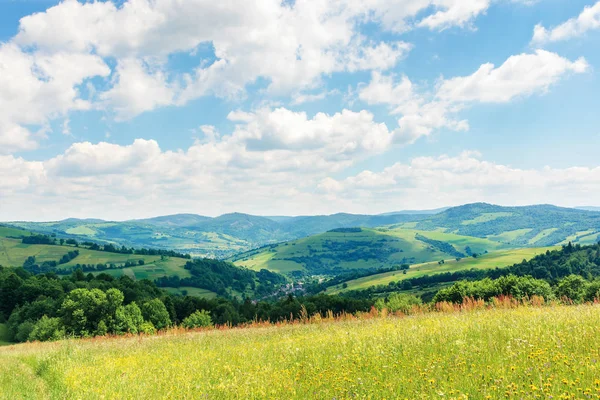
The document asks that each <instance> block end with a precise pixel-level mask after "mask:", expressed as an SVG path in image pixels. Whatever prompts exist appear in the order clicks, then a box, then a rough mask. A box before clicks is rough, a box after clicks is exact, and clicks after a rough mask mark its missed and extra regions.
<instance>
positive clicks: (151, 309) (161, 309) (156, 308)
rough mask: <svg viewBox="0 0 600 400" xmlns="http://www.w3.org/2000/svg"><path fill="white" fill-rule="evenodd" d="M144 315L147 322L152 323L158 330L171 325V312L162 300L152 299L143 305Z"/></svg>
mask: <svg viewBox="0 0 600 400" xmlns="http://www.w3.org/2000/svg"><path fill="white" fill-rule="evenodd" d="M142 315H143V316H144V319H145V320H146V321H150V322H152V325H154V327H155V328H156V329H158V330H161V329H164V328H167V327H169V326H170V325H171V318H170V317H169V311H167V307H165V304H164V303H163V302H162V301H161V300H160V299H152V300H150V301H147V302H145V303H144V304H142Z"/></svg>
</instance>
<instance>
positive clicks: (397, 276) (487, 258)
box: [327, 247, 557, 294]
mask: <svg viewBox="0 0 600 400" xmlns="http://www.w3.org/2000/svg"><path fill="white" fill-rule="evenodd" d="M554 249H557V247H533V248H525V249H512V250H498V251H494V252H491V253H488V254H483V255H481V256H479V257H477V258H473V257H468V258H462V259H460V260H459V261H456V259H450V260H445V262H444V264H442V265H440V264H438V262H437V261H434V262H428V263H423V264H417V265H412V266H411V267H410V269H409V270H408V271H407V272H406V274H403V273H402V271H390V272H384V273H381V274H376V275H371V276H366V277H363V278H358V279H354V280H351V281H348V282H346V284H347V287H346V288H343V287H342V285H341V284H340V285H337V286H332V287H331V288H328V289H327V293H328V294H336V293H340V292H344V291H348V290H361V289H366V288H368V287H370V286H375V285H387V284H389V283H390V282H397V281H401V280H403V279H408V278H417V277H419V276H423V275H432V274H439V273H443V272H454V271H461V270H467V269H491V268H496V267H506V266H509V265H513V264H516V263H519V262H521V261H523V260H524V259H525V260H530V259H532V258H533V257H535V256H536V255H538V254H542V253H545V252H546V251H547V250H554Z"/></svg>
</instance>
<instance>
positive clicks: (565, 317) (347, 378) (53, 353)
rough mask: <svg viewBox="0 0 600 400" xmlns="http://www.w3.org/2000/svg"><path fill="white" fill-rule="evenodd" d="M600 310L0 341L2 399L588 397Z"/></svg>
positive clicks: (592, 390) (596, 374)
mask: <svg viewBox="0 0 600 400" xmlns="http://www.w3.org/2000/svg"><path fill="white" fill-rule="evenodd" d="M598 326H600V307H599V306H594V305H582V306H553V307H541V308H534V307H521V308H517V309H492V310H485V311H471V312H453V313H429V314H422V315H417V316H413V317H407V318H395V317H388V318H373V319H366V320H350V321H345V322H327V323H316V324H309V325H288V326H283V327H266V328H246V329H233V330H225V331H218V330H217V331H208V332H200V333H188V334H178V335H165V336H159V337H148V338H137V337H134V338H125V339H116V340H115V339H112V340H111V339H109V340H106V339H96V340H89V341H67V342H59V343H50V344H24V345H18V346H9V347H3V348H1V349H0V396H1V397H3V398H6V399H17V398H18V399H38V398H61V399H101V398H110V399H137V398H143V399H158V398H187V399H195V398H208V399H229V398H238V399H265V398H270V399H308V398H311V399H312V398H315V399H350V398H360V399H363V398H364V399H368V398H371V399H385V398H387V399H395V398H400V399H405V398H406V399H445V398H448V399H452V398H454V399H467V398H469V399H487V398H490V399H500V398H502V399H505V398H507V399H533V398H545V399H550V398H554V399H560V398H563V399H567V398H568V399H571V398H573V399H585V398H597V396H598V395H599V394H600V371H599V367H598V360H599V359H600V352H599V349H600V330H599V329H598Z"/></svg>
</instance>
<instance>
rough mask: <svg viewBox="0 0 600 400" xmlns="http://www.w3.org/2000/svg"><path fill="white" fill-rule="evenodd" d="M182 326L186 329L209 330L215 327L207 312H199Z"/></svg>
mask: <svg viewBox="0 0 600 400" xmlns="http://www.w3.org/2000/svg"><path fill="white" fill-rule="evenodd" d="M182 325H183V326H184V327H185V328H188V329H193V328H207V327H210V326H212V325H213V322H212V318H211V317H210V313H209V312H208V311H206V310H199V311H196V312H194V313H193V314H191V315H190V316H189V317H187V318H186V319H184V320H183V322H182Z"/></svg>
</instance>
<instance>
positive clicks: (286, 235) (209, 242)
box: [10, 213, 426, 258]
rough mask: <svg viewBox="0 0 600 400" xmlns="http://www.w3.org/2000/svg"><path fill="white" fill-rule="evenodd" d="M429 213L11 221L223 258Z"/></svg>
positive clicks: (102, 239)
mask: <svg viewBox="0 0 600 400" xmlns="http://www.w3.org/2000/svg"><path fill="white" fill-rule="evenodd" d="M425 217H426V215H387V216H385V215H354V214H334V215H323V216H308V217H262V216H254V215H248V214H242V213H231V214H224V215H221V216H219V217H216V218H211V217H205V216H201V215H195V214H176V215H168V216H162V217H156V218H147V219H141V220H131V221H122V222H115V221H101V220H78V219H68V220H64V221H57V222H12V223H10V224H11V225H13V226H18V227H20V228H24V229H28V230H31V231H35V232H42V233H47V234H56V235H59V236H64V237H73V238H77V239H80V240H86V239H87V240H95V241H98V242H106V243H114V244H119V245H125V246H133V247H153V248H160V249H175V250H179V251H185V252H187V253H190V254H193V255H198V256H206V257H217V258H225V257H229V256H231V255H233V254H236V253H239V252H242V251H246V250H249V249H252V248H256V247H260V246H263V245H265V244H268V243H278V242H282V241H286V240H293V239H297V238H301V237H305V236H310V235H314V234H317V233H321V232H325V231H328V230H331V229H335V228H344V227H351V226H364V227H376V226H381V225H389V224H398V223H405V222H412V221H418V220H420V219H422V218H425Z"/></svg>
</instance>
